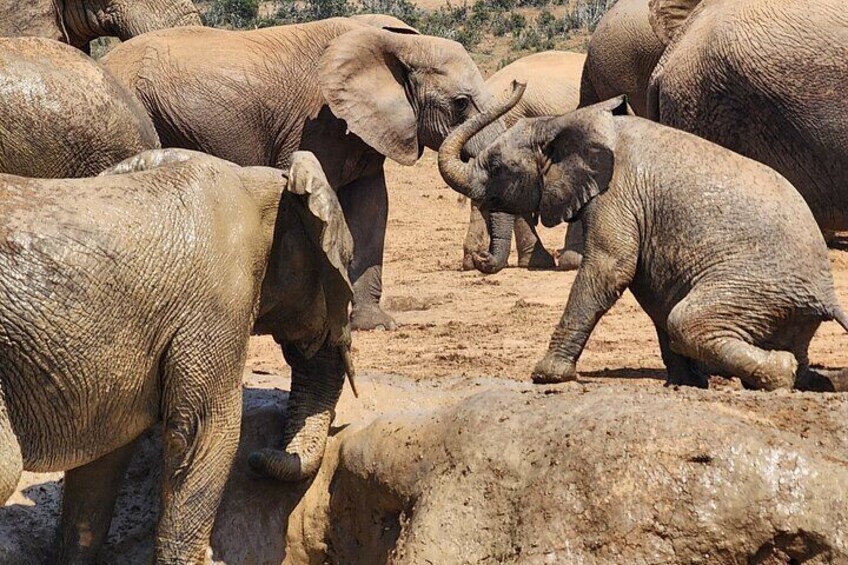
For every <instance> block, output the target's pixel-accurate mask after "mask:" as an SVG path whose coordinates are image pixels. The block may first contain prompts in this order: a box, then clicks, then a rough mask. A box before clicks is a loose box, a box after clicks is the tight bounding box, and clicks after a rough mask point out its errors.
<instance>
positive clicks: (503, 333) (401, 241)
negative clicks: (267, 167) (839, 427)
mask: <svg viewBox="0 0 848 565" xmlns="http://www.w3.org/2000/svg"><path fill="white" fill-rule="evenodd" d="M387 169H388V173H387V174H388V182H389V193H390V196H389V200H390V210H389V229H388V234H387V236H386V261H385V266H384V298H383V306H384V307H385V308H386V310H387V311H389V313H391V314H392V315H393V316H394V317H395V319H396V320H397V321H398V323H399V324H400V327H399V328H398V330H396V331H394V332H358V333H355V334H354V337H353V342H354V349H353V352H354V361H355V363H356V366H357V369H358V370H359V371H360V372H378V373H391V374H396V375H398V378H399V379H415V380H438V379H440V378H442V377H445V376H449V375H452V376H460V377H469V378H470V377H483V376H494V377H503V378H507V379H514V380H528V379H529V376H530V371H531V370H532V368H533V365H534V364H535V362H536V361H537V360H538V359H540V358H541V356H542V355H543V354H544V352H545V349H546V348H547V345H548V339H549V337H550V334H551V332H552V331H553V328H554V326H555V324H556V322H557V320H558V319H559V317H560V315H561V314H562V309H563V308H564V306H565V302H566V300H567V298H568V291H569V289H570V288H571V283H572V282H573V281H574V273H561V272H542V271H528V270H525V269H519V268H515V267H513V268H507V269H505V270H504V271H502V272H501V273H499V274H497V275H491V276H487V275H482V274H480V273H477V272H460V271H459V270H458V268H459V264H460V260H461V258H462V241H463V239H464V237H465V229H466V226H467V224H468V204H467V203H464V202H462V203H461V202H458V199H457V195H456V193H454V192H453V191H452V190H450V189H449V188H448V187H447V186H445V184H444V183H443V182H442V181H441V179H440V177H439V174H438V171H437V168H436V161H435V154H434V153H430V152H428V153H427V154H425V156H424V158H423V159H422V160H421V161H420V162H419V163H418V164H417V165H416V166H414V167H410V168H407V167H400V166H398V165H395V164H393V163H390V164H389V165H388V167H387ZM540 230H541V236H542V239H543V240H544V242H545V244H546V246H547V248H548V249H549V250H551V251H553V250H556V249H557V248H559V247H561V246H562V238H563V236H564V234H565V228H564V226H561V227H559V228H555V229H550V230H547V229H544V228H541V227H540ZM830 258H831V262H832V264H833V274H834V278H835V280H836V290H837V293H838V295H839V296H840V297H842V303H843V305H845V306H846V307H848V253H846V252H844V251H839V250H831V252H830ZM510 264H511V265H515V264H516V259H515V255H514V251H513V256H512V258H511V260H510ZM846 346H848V335H846V334H845V333H844V332H843V331H842V330H841V328H839V326H838V325H837V324H835V323H826V324H823V325H822V327H821V328H820V329H819V332H818V334H817V335H816V338H815V339H814V340H813V342H812V345H811V347H810V358H811V360H812V362H813V363H814V364H819V365H824V366H826V367H831V368H839V367H844V366H848V347H846ZM248 369H252V370H259V371H269V372H272V373H280V374H287V371H288V369H287V368H286V365H285V362H284V361H283V359H282V355H281V354H280V353H279V349H278V348H277V346H276V345H275V344H274V342H273V341H272V340H271V339H270V338H265V337H258V338H253V339H252V341H251V348H250V354H249V357H248ZM578 371H579V372H580V373H581V375H582V376H583V377H584V378H590V379H593V378H629V379H630V378H635V379H650V380H655V379H658V378H662V379H664V378H665V371H664V368H663V364H662V360H661V359H660V356H659V348H658V345H657V341H656V336H655V334H654V329H653V326H652V325H651V322H650V320H649V319H648V317H647V316H646V315H645V314H644V313H643V312H642V311H641V309H640V308H639V306H638V304H637V303H636V301H635V300H634V298H633V296H632V295H630V293H629V292H628V293H626V294H625V295H624V297H622V299H621V300H620V301H619V302H618V304H616V305H615V307H614V308H613V309H612V310H611V311H610V312H609V313H608V314H607V315H606V316H604V318H603V319H602V320H601V322H600V323H599V324H598V326H597V328H596V329H595V332H594V333H593V334H592V337H591V339H590V340H589V344H588V346H587V347H586V351H585V352H584V354H583V356H582V358H581V359H580V362H579V363H578Z"/></svg>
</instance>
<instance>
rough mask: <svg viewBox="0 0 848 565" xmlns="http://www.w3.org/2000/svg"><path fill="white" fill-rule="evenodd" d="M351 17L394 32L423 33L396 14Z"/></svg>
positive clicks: (362, 22)
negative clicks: (395, 15)
mask: <svg viewBox="0 0 848 565" xmlns="http://www.w3.org/2000/svg"><path fill="white" fill-rule="evenodd" d="M350 19H352V20H354V21H357V22H359V23H361V24H365V25H369V26H371V27H376V28H379V29H384V30H386V31H391V32H392V33H406V34H409V35H421V32H420V31H418V30H417V29H415V28H414V27H412V26H411V25H409V24H407V23H406V22H404V21H403V20H400V19H398V18H396V17H394V16H389V15H388V14H356V15H355V16H350Z"/></svg>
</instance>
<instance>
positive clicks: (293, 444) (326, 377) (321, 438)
mask: <svg viewBox="0 0 848 565" xmlns="http://www.w3.org/2000/svg"><path fill="white" fill-rule="evenodd" d="M283 353H284V354H285V357H286V361H287V362H288V363H289V365H291V367H292V385H291V394H290V395H289V401H288V409H287V413H286V425H285V429H284V431H283V449H282V450H276V449H262V450H259V451H256V452H254V453H251V454H250V457H249V459H248V462H249V463H250V466H251V467H252V468H253V469H254V470H255V471H257V472H259V473H262V474H264V475H267V476H270V477H273V478H275V479H278V480H281V481H301V480H304V479H307V478H309V477H312V476H313V475H314V474H315V473H316V472H317V471H318V468H319V467H320V466H321V460H322V459H323V457H324V447H325V446H326V443H327V435H328V434H329V431H330V424H331V423H332V421H333V416H334V413H335V408H336V404H337V403H338V401H339V396H340V395H341V392H342V385H343V384H344V377H345V370H346V369H345V360H344V359H343V356H342V355H341V354H340V352H339V349H338V347H336V346H330V345H328V344H327V343H326V342H325V343H324V345H323V346H322V347H321V349H320V350H318V352H317V353H316V354H315V355H314V356H313V357H312V358H311V359H306V358H305V357H304V356H303V355H302V354H301V353H300V352H299V351H298V350H297V348H295V347H293V346H283Z"/></svg>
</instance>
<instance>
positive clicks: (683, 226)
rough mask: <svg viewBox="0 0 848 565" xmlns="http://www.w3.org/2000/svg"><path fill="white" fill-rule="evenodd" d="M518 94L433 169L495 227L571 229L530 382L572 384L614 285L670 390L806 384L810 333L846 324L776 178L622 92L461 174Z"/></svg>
mask: <svg viewBox="0 0 848 565" xmlns="http://www.w3.org/2000/svg"><path fill="white" fill-rule="evenodd" d="M522 92H523V87H521V86H518V87H517V88H516V89H515V92H514V93H513V95H512V97H511V98H510V99H509V100H507V101H506V103H502V104H500V105H498V106H497V107H496V108H493V109H492V110H491V111H488V112H484V113H483V114H481V115H480V116H477V117H475V118H472V119H471V120H469V122H467V123H466V124H464V125H462V126H460V127H458V128H457V129H456V130H455V131H454V132H453V133H452V134H451V135H450V136H449V137H448V138H447V139H446V140H445V142H444V144H443V145H442V148H441V151H440V152H439V168H440V171H441V172H442V175H443V176H444V178H445V180H446V181H447V182H448V184H449V185H450V186H451V187H453V188H454V189H456V190H458V191H459V192H461V193H463V194H465V195H466V196H468V197H470V198H472V199H474V200H477V201H481V202H483V206H484V207H485V208H486V209H488V211H489V213H490V214H491V215H492V216H496V215H498V214H504V213H509V214H538V215H539V217H540V218H541V221H542V223H543V224H544V225H545V226H548V227H551V226H554V225H557V224H558V223H560V222H563V221H565V222H570V221H573V220H575V219H576V218H580V219H581V220H582V221H583V225H584V230H585V234H586V254H585V257H584V260H583V263H582V265H581V266H580V269H579V270H578V271H577V277H576V279H575V281H574V284H573V286H572V288H571V292H570V294H569V297H568V302H567V305H566V307H565V312H564V313H563V316H562V319H561V320H560V322H559V324H558V325H557V327H556V329H555V330H554V333H553V336H552V337H551V341H550V346H549V348H548V351H547V353H546V355H545V356H544V357H543V358H542V360H541V361H539V363H537V365H536V366H535V368H534V370H533V373H532V379H533V381H534V382H537V383H556V382H563V381H568V380H573V379H575V378H576V370H575V367H576V362H577V360H578V358H579V356H580V354H581V353H582V351H583V348H584V347H585V345H586V342H587V340H588V339H589V336H590V334H591V333H592V330H593V329H594V327H595V325H596V324H597V322H598V320H599V319H600V318H601V317H602V316H603V315H604V314H605V313H606V312H607V310H609V309H610V308H611V307H612V306H613V304H614V303H615V302H616V300H617V299H618V297H619V296H621V294H622V293H623V292H624V290H625V289H630V291H631V292H632V293H633V295H634V297H635V298H636V300H637V301H638V302H639V304H640V306H641V307H642V308H643V310H644V311H645V312H646V313H647V314H648V316H649V317H650V318H651V320H652V321H653V323H654V325H655V327H656V331H657V336H658V338H659V344H660V351H661V354H662V358H663V362H664V363H665V366H666V368H667V372H668V381H669V383H672V384H685V385H695V386H700V387H706V386H707V384H708V380H707V378H706V375H707V374H719V375H724V376H736V377H739V378H740V379H741V381H742V382H743V383H744V384H745V385H746V386H748V387H751V388H755V389H764V390H774V389H780V388H787V387H791V386H793V385H801V384H803V383H804V382H809V381H810V379H812V378H814V377H811V376H810V375H809V374H808V373H813V371H811V370H810V369H809V360H808V354H807V350H808V345H809V342H810V340H811V339H812V337H813V334H814V333H815V332H816V330H817V329H818V327H819V325H820V324H821V322H822V321H827V320H836V321H838V322H839V323H840V324H841V325H842V327H843V328H845V329H846V330H848V316H846V315H845V313H844V312H843V310H842V308H841V307H840V305H839V301H838V300H837V297H836V293H835V290H834V285H833V277H832V275H831V272H830V263H829V261H828V257H827V246H826V245H825V242H824V239H823V237H822V235H821V232H820V231H819V229H818V228H817V226H816V222H815V219H814V218H813V215H812V213H811V212H810V209H809V207H808V206H807V204H806V203H805V202H804V199H803V198H802V197H801V195H800V194H798V192H797V191H796V190H795V189H794V188H793V187H792V185H791V184H790V183H789V182H788V181H787V180H786V179H784V178H783V177H781V176H780V175H779V174H778V173H777V172H775V171H774V170H772V169H770V168H768V167H766V166H765V165H763V164H761V163H759V162H757V161H753V160H751V159H748V158H746V157H743V156H741V155H738V154H736V153H733V152H732V151H730V150H728V149H726V148H724V147H721V146H719V145H716V144H713V143H711V142H709V141H706V140H704V139H702V138H700V137H697V136H695V135H692V134H689V133H686V132H682V131H679V130H676V129H673V128H670V127H667V126H664V125H661V124H657V123H655V122H652V121H650V120H646V119H644V118H640V117H637V116H633V115H628V114H629V112H628V111H627V104H626V102H625V99H624V97H623V96H621V97H617V98H614V99H611V100H609V101H605V102H601V103H598V104H595V105H592V106H588V107H586V108H583V109H579V110H575V111H574V112H571V113H569V114H565V115H563V116H556V117H546V118H533V119H524V120H521V121H519V122H518V123H517V124H516V125H515V126H513V127H512V128H511V129H509V130H508V131H507V132H506V133H504V134H503V135H501V136H500V137H499V138H498V139H497V140H496V141H495V142H494V143H492V144H490V145H489V146H488V147H487V148H486V149H485V150H484V151H483V152H482V153H481V154H480V156H479V157H478V158H476V159H474V160H471V161H469V162H467V163H466V162H463V161H462V160H461V157H460V155H461V153H462V147H463V145H464V144H465V143H466V141H467V140H468V139H469V138H470V137H471V136H473V135H474V134H475V132H476V131H478V130H479V128H481V127H485V126H486V125H487V124H488V123H489V121H491V120H492V119H496V118H497V117H498V116H500V115H502V113H503V112H505V111H507V110H508V109H509V108H510V107H511V106H512V105H513V104H514V103H515V102H516V100H517V99H518V98H519V97H520V96H521V93H522ZM680 163H686V166H685V167H680V166H679V164H680ZM496 225H497V224H496ZM492 237H493V238H497V237H509V234H508V233H503V232H502V233H493V234H492Z"/></svg>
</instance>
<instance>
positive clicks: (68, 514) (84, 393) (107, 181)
mask: <svg viewBox="0 0 848 565" xmlns="http://www.w3.org/2000/svg"><path fill="white" fill-rule="evenodd" d="M0 182H2V191H3V198H2V199H0V201H2V207H3V211H2V214H0V216H2V218H3V221H2V228H0V235H2V245H0V262H2V264H3V272H4V273H5V276H4V277H3V278H2V280H0V286H2V288H3V293H4V295H5V296H6V297H7V298H8V300H7V301H5V302H4V306H3V308H2V309H0V355H1V356H2V357H3V370H2V371H0V385H2V388H0V393H2V394H0V454H2V455H0V500H4V501H5V500H6V499H7V498H8V497H9V495H10V493H11V492H12V491H13V490H14V488H15V485H16V483H17V481H18V477H19V476H20V474H21V471H22V469H25V470H28V471H36V472H50V471H60V470H67V473H66V475H65V488H64V496H63V510H62V517H61V521H60V526H59V534H58V536H57V548H56V554H55V556H54V561H55V562H58V563H70V562H73V563H89V562H92V561H93V560H94V559H95V556H96V553H97V550H98V548H99V547H100V545H101V544H102V542H103V539H104V538H105V536H106V534H107V532H108V530H109V522H110V517H111V515H112V508H113V506H114V503H115V496H116V494H117V492H118V489H119V487H120V483H121V478H122V477H123V475H124V473H125V471H126V469H127V465H128V463H129V460H130V458H131V456H132V453H133V451H134V443H135V440H136V439H137V438H138V437H139V436H140V435H141V434H142V433H143V432H144V431H145V430H147V429H148V428H150V427H151V426H154V425H158V427H159V429H160V430H161V434H162V437H163V446H164V447H163V472H162V478H163V480H162V498H161V501H162V511H161V515H160V517H159V523H158V526H157V536H156V556H157V561H158V562H169V563H171V562H173V563H189V562H197V561H200V560H202V559H203V557H204V554H205V548H206V545H207V542H208V539H209V534H210V531H211V528H212V522H213V519H214V516H215V510H216V508H217V507H218V503H219V501H220V498H221V495H222V492H223V488H224V484H225V481H226V479H227V475H228V472H229V469H230V465H231V463H232V460H233V456H234V454H235V450H236V445H237V442H238V437H239V422H240V418H241V377H242V370H243V367H244V362H245V355H246V348H247V340H248V337H249V334H250V332H251V330H252V328H253V324H254V320H255V319H256V316H257V313H258V314H259V315H260V316H264V315H267V313H268V312H275V315H276V318H275V320H276V323H277V325H276V328H277V330H278V331H279V333H278V334H276V335H277V336H279V340H280V341H281V343H283V344H284V347H285V348H287V349H288V350H291V351H293V352H297V354H298V355H300V356H301V357H302V358H303V360H302V362H301V363H302V365H303V366H306V367H308V368H309V370H310V371H312V372H313V373H317V372H321V375H320V377H316V378H315V380H314V382H315V383H316V386H319V387H320V384H321V383H322V382H324V381H323V379H328V380H331V381H335V380H338V378H337V376H338V375H341V376H343V374H344V370H345V364H344V362H343V358H344V357H345V355H343V350H345V349H346V348H347V347H349V342H348V341H349V340H346V338H347V337H348V332H347V319H346V313H347V306H348V303H349V300H350V296H351V291H350V287H349V283H347V279H346V273H345V270H346V269H345V268H344V266H345V265H346V259H345V258H346V257H347V256H348V255H349V251H348V250H349V246H350V242H349V241H348V240H349V234H348V233H347V232H346V228H345V227H344V222H343V220H342V219H341V209H340V207H339V205H338V202H337V200H336V199H335V194H334V193H333V191H332V189H331V188H330V187H329V185H328V184H327V182H326V179H324V177H323V174H322V173H321V169H320V165H319V164H318V162H317V160H316V159H315V157H314V156H313V155H311V154H309V153H303V152H301V153H297V154H295V156H294V158H293V163H292V166H291V170H290V172H289V173H288V174H284V173H283V172H282V171H279V170H277V169H271V168H265V167H252V168H241V167H238V166H236V165H234V164H232V163H229V162H226V161H223V160H221V159H217V158H214V157H210V156H207V155H202V154H199V153H195V152H190V151H185V150H155V151H148V152H144V153H141V154H139V155H138V156H136V157H133V158H131V159H129V160H127V161H124V162H122V163H120V164H118V165H116V166H115V167H113V168H111V169H109V170H107V171H105V172H104V173H103V174H102V175H101V176H99V177H95V178H90V179H80V180H70V179H62V180H41V179H39V180H34V179H26V178H23V177H16V176H11V175H0ZM33 226H37V227H35V228H34V227H33ZM269 254H270V255H269ZM275 255H276V256H275ZM269 257H270V260H269ZM282 264H285V265H286V268H285V269H283V268H282V267H281V266H280V265H282ZM266 267H267V269H266ZM266 271H267V272H266ZM334 272H335V273H336V274H334ZM307 287H308V288H309V289H310V290H309V292H308V293H306V292H305V290H304V289H305V288H307ZM286 298H290V299H291V300H296V301H297V303H296V304H295V305H292V304H289V303H287V302H286V301H285V299H286ZM285 312H288V313H290V314H291V316H292V317H290V318H288V319H284V318H283V313H285ZM322 363H323V364H324V365H323V369H325V370H324V371H323V372H322V371H321V369H322V366H321V364H322ZM303 370H304V369H303V367H302V366H301V365H298V364H295V366H294V367H293V371H294V373H295V374H297V373H298V372H299V371H303ZM339 388H340V385H339ZM319 390H321V391H322V392H323V389H320V388H319ZM307 396H308V397H307V398H300V399H297V400H293V402H298V401H303V402H304V404H305V405H306V408H305V410H315V411H318V412H320V411H321V410H324V409H323V407H322V406H321V402H320V401H319V400H316V399H319V398H320V394H318V393H312V394H310V395H307ZM336 397H337V395H336ZM292 410H295V411H296V408H295V407H292ZM301 410H303V409H301ZM318 419H319V421H320V419H321V416H320V415H319V416H318ZM287 426H288V427H289V428H292V427H294V428H297V429H294V430H290V432H291V433H289V434H288V437H290V438H293V437H303V436H308V437H309V438H312V439H310V441H311V443H312V444H316V443H317V444H319V447H320V449H321V452H316V449H315V448H314V447H312V448H310V449H312V451H306V450H305V451H302V452H301V451H298V448H299V444H298V445H295V446H294V453H293V454H286V453H281V454H275V453H272V454H270V455H264V457H265V458H267V459H273V458H274V457H277V458H287V457H289V458H290V457H296V458H301V455H302V458H301V459H302V460H303V461H309V460H310V459H311V458H316V457H317V458H318V460H319V461H320V457H321V455H322V451H323V440H324V439H325V438H326V433H327V431H326V429H323V430H322V429H321V426H320V423H319V424H318V426H317V428H316V426H315V425H312V426H306V425H303V424H302V422H301V423H300V425H299V426H298V422H292V421H290V422H289V423H288V424H287ZM327 426H328V425H327ZM322 433H323V436H322ZM313 436H314V437H317V438H318V439H314V437H313Z"/></svg>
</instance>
